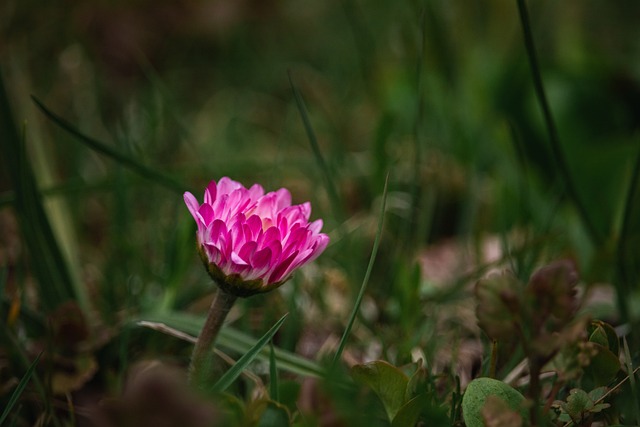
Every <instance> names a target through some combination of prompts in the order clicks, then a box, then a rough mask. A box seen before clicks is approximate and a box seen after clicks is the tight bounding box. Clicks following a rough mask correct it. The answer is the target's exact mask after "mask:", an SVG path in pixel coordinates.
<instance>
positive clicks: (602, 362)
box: [584, 342, 620, 386]
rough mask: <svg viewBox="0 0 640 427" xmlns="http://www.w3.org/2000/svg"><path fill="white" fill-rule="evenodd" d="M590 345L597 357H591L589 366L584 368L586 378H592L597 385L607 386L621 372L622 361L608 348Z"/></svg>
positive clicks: (593, 343) (595, 344)
mask: <svg viewBox="0 0 640 427" xmlns="http://www.w3.org/2000/svg"><path fill="white" fill-rule="evenodd" d="M589 345H590V346H591V347H590V350H592V351H594V352H595V355H593V356H592V357H591V362H590V363H589V365H588V366H585V367H584V373H585V376H587V377H589V378H591V379H592V380H593V381H594V383H595V384H596V385H599V386H600V385H607V384H609V382H611V381H612V380H613V379H614V378H615V376H616V374H617V373H618V371H619V370H620V359H619V358H618V356H616V355H615V354H613V353H612V352H611V350H609V349H608V348H607V347H604V346H602V345H600V344H597V343H595V342H591V343H589Z"/></svg>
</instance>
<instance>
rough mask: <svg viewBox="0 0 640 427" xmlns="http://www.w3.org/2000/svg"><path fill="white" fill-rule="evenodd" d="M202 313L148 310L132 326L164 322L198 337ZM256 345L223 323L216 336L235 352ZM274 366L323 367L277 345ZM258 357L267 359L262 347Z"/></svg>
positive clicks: (312, 372) (303, 370)
mask: <svg viewBox="0 0 640 427" xmlns="http://www.w3.org/2000/svg"><path fill="white" fill-rule="evenodd" d="M204 320H205V319H204V316H199V315H194V314H190V313H182V312H177V311H165V312H158V313H149V314H147V315H144V316H142V317H141V318H139V319H135V320H133V321H132V324H134V325H136V324H137V323H138V322H140V321H148V322H157V323H164V324H165V325H167V326H169V327H171V328H173V329H176V330H178V331H180V332H184V333H186V334H189V335H192V336H194V337H195V336H198V334H199V333H200V331H201V330H202V325H204ZM255 344H256V339H255V338H253V337H251V336H249V335H247V334H245V333H244V332H241V331H239V330H237V329H235V328H232V327H230V326H223V328H222V330H221V331H220V335H218V338H217V339H216V346H219V347H222V348H225V349H228V350H233V351H236V352H238V353H247V352H248V351H249V350H250V349H251V348H252V347H253V346H254V345H255ZM274 350H275V351H274V353H275V358H276V360H277V362H278V369H280V370H283V371H287V372H290V373H292V374H296V375H302V376H305V377H322V376H323V375H324V372H325V371H324V369H323V368H322V367H321V366H320V365H318V364H317V363H315V362H314V361H312V360H309V359H305V358H303V357H300V356H298V355H297V354H294V353H290V352H288V351H286V350H282V349H279V348H275V349H274ZM257 359H258V360H261V361H263V362H268V361H269V351H268V350H267V349H263V350H262V351H261V352H260V353H259V354H258V356H257Z"/></svg>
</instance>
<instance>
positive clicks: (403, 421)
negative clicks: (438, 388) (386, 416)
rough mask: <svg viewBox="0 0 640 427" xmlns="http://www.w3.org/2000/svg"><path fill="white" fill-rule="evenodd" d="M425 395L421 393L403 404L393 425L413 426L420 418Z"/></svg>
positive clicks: (400, 426) (398, 426)
mask: <svg viewBox="0 0 640 427" xmlns="http://www.w3.org/2000/svg"><path fill="white" fill-rule="evenodd" d="M424 400H425V395H424V394H421V395H418V396H416V397H414V398H413V399H411V400H409V401H408V402H407V403H405V404H404V405H402V407H401V408H400V410H399V411H398V413H397V414H396V416H395V418H394V419H393V422H392V423H391V427H413V426H415V425H416V423H417V422H418V419H419V418H420V412H421V411H422V407H423V406H424Z"/></svg>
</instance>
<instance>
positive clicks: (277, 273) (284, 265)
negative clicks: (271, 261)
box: [269, 251, 298, 283]
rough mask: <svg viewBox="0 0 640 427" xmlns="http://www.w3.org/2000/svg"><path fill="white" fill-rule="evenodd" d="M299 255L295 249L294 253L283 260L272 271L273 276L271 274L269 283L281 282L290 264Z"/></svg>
mask: <svg viewBox="0 0 640 427" xmlns="http://www.w3.org/2000/svg"><path fill="white" fill-rule="evenodd" d="M297 255H298V251H295V252H294V253H292V254H291V255H289V257H288V258H287V259H285V260H284V261H282V262H281V263H280V264H279V265H278V266H277V267H276V268H275V269H274V270H273V273H271V276H269V283H276V282H279V281H280V280H281V279H282V278H283V277H284V274H285V273H286V271H287V269H288V268H289V266H290V265H291V263H292V262H293V260H294V259H295V258H296V256H297Z"/></svg>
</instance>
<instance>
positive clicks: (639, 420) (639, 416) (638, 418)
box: [622, 337, 640, 426]
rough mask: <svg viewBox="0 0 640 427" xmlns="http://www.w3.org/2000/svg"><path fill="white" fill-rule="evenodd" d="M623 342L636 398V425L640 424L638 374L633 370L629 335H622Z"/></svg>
mask: <svg viewBox="0 0 640 427" xmlns="http://www.w3.org/2000/svg"><path fill="white" fill-rule="evenodd" d="M622 344H623V346H624V363H625V365H627V372H629V384H630V385H631V394H632V395H633V397H634V399H632V400H633V402H635V404H634V405H633V412H634V415H635V417H636V425H639V426H640V390H638V386H637V383H636V374H635V371H634V370H633V359H632V358H631V352H630V351H629V344H628V343H627V337H622Z"/></svg>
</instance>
